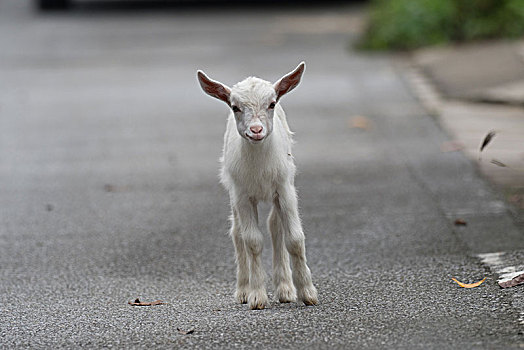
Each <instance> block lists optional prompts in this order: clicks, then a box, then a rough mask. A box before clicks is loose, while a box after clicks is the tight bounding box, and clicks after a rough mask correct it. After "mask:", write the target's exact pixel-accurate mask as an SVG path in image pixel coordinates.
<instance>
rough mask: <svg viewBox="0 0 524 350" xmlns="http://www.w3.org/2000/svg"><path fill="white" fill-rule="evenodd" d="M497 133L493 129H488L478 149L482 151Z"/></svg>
mask: <svg viewBox="0 0 524 350" xmlns="http://www.w3.org/2000/svg"><path fill="white" fill-rule="evenodd" d="M496 134H497V133H496V132H495V131H490V132H489V133H488V134H487V135H486V137H484V141H482V144H481V145H480V151H481V152H482V151H483V150H484V148H486V146H487V145H488V144H489V143H490V142H491V140H493V138H494V137H495V135H496Z"/></svg>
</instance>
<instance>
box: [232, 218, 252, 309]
mask: <svg viewBox="0 0 524 350" xmlns="http://www.w3.org/2000/svg"><path fill="white" fill-rule="evenodd" d="M231 211H232V214H231V231H230V234H231V238H232V239H233V244H234V246H235V258H236V263H237V288H236V291H235V298H236V299H237V300H238V301H239V302H240V303H241V304H246V303H247V296H248V294H249V263H248V261H247V252H246V247H245V244H244V239H243V238H242V235H241V234H240V222H239V220H238V213H237V212H236V210H235V209H234V208H232V210H231Z"/></svg>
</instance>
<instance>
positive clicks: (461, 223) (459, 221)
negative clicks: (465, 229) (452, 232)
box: [455, 219, 468, 226]
mask: <svg viewBox="0 0 524 350" xmlns="http://www.w3.org/2000/svg"><path fill="white" fill-rule="evenodd" d="M467 225H468V223H467V222H466V220H464V219H456V220H455V226H467Z"/></svg>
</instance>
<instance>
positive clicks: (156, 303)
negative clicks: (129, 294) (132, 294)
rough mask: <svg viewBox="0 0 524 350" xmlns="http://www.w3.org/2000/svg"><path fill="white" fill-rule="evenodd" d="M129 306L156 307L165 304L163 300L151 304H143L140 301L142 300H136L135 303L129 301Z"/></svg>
mask: <svg viewBox="0 0 524 350" xmlns="http://www.w3.org/2000/svg"><path fill="white" fill-rule="evenodd" d="M128 304H129V305H133V306H154V305H162V304H165V303H164V302H163V301H162V300H155V301H151V302H142V301H140V299H138V298H136V299H135V301H134V302H132V301H129V302H128Z"/></svg>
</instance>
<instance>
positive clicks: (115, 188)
mask: <svg viewBox="0 0 524 350" xmlns="http://www.w3.org/2000/svg"><path fill="white" fill-rule="evenodd" d="M129 189H130V187H129V186H115V185H111V184H105V185H104V191H106V192H109V193H115V192H126V191H129Z"/></svg>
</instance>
